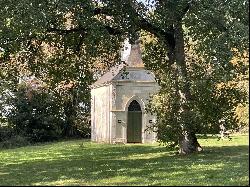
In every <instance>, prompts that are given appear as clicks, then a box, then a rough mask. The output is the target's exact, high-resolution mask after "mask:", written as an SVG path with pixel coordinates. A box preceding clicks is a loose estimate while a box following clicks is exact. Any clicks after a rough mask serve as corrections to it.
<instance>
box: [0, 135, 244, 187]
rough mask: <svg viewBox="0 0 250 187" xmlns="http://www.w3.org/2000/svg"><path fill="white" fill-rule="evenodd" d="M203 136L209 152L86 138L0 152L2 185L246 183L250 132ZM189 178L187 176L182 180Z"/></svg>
mask: <svg viewBox="0 0 250 187" xmlns="http://www.w3.org/2000/svg"><path fill="white" fill-rule="evenodd" d="M232 138H233V140H232V141H229V140H227V139H225V140H223V141H218V140H217V138H215V137H212V136H209V137H208V138H206V139H203V138H200V139H199V141H200V142H201V143H202V144H203V145H204V147H205V151H204V152H203V153H200V154H191V155H188V156H185V157H183V156H178V155H175V152H174V151H170V150H168V149H166V148H165V147H161V146H158V144H133V145H131V144H126V145H121V144H119V145H110V144H97V143H91V142H89V141H86V140H74V141H63V142H56V143H43V144H40V145H36V146H34V145H33V146H27V147H22V148H18V149H9V150H5V149H2V150H1V151H0V158H1V159H0V170H1V177H0V184H1V185H16V186H21V185H24V186H32V185H34V186H36V185H38V186H40V185H49V186H66V185H67V186H74V185H76V186H84V185H86V186H149V185H150V186H171V185H172V186H186V185H189V186H217V185H218V186H244V185H248V183H249V152H248V150H249V149H248V148H249V147H248V146H249V141H248V138H249V136H248V135H247V136H246V135H245V136H232ZM183 179H185V180H183Z"/></svg>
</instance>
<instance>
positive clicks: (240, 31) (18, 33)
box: [0, 0, 249, 154]
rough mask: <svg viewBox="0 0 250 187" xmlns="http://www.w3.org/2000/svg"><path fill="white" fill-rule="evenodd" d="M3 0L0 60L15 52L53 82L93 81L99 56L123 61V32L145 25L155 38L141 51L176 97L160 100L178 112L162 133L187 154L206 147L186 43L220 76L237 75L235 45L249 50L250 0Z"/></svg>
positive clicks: (105, 62) (104, 61) (131, 33)
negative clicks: (199, 131) (200, 138)
mask: <svg viewBox="0 0 250 187" xmlns="http://www.w3.org/2000/svg"><path fill="white" fill-rule="evenodd" d="M1 7H4V8H2V9H1V10H0V14H1V20H0V22H1V23H0V34H1V38H0V47H1V50H2V55H1V60H3V61H4V62H6V63H9V60H10V58H11V57H13V56H14V57H18V60H19V61H20V62H22V63H25V64H27V66H28V67H29V68H30V69H31V70H32V72H34V74H35V75H36V76H37V77H38V76H39V77H42V78H43V80H44V81H46V82H49V83H51V85H56V84H58V82H60V81H62V80H65V79H68V80H72V79H73V81H75V80H77V81H78V83H83V84H84V85H85V86H87V85H88V84H89V83H91V81H93V75H94V74H95V68H96V67H97V66H96V65H97V64H98V65H99V66H100V67H104V68H105V67H110V66H112V65H113V64H114V63H115V62H117V61H119V49H120V48H121V45H122V41H123V40H124V39H125V38H127V37H129V38H130V40H131V41H133V40H135V37H136V34H135V33H136V32H141V31H144V33H147V35H152V37H153V38H154V41H152V42H151V43H150V44H149V45H146V46H145V53H144V54H145V57H147V56H149V54H150V55H151V57H150V58H144V62H145V63H146V65H147V66H148V67H149V68H150V69H153V70H155V71H156V74H158V75H159V77H158V79H159V83H160V85H161V86H162V89H161V91H160V93H163V95H165V96H166V95H169V96H170V98H171V100H169V102H167V103H164V102H161V106H164V105H165V104H166V110H165V109H163V110H161V113H163V114H168V113H169V109H170V110H171V111H172V114H173V116H172V117H170V118H165V119H164V118H163V119H161V122H160V123H159V124H158V126H159V127H160V126H162V127H163V128H162V129H168V128H166V127H168V126H170V129H172V132H173V133H172V134H173V135H172V136H170V138H167V139H164V138H163V137H162V136H159V138H160V139H162V141H167V142H175V143H176V142H177V143H178V145H179V148H180V153H183V154H188V153H192V152H195V151H197V150H199V149H201V148H200V145H199V143H198V142H197V139H196V135H195V133H197V129H198V128H197V127H198V126H199V124H198V126H197V122H196V121H195V119H196V116H197V115H203V114H197V112H198V109H197V110H195V109H194V108H195V107H196V108H197V104H195V102H196V101H197V96H201V95H202V94H198V95H196V96H195V94H194V91H193V90H195V89H194V88H195V86H194V85H196V83H197V81H196V83H195V81H194V80H192V78H193V77H192V76H191V75H190V72H191V71H190V70H191V69H190V68H189V67H188V66H189V64H192V63H189V62H188V58H187V52H186V51H185V47H187V48H189V46H194V47H193V49H192V50H193V51H194V54H195V55H197V56H198V57H199V59H202V62H204V63H205V64H207V65H208V66H206V67H212V68H213V64H219V65H218V66H216V68H215V71H214V75H221V70H223V75H221V76H219V78H221V79H224V81H225V82H226V81H228V80H231V79H232V76H234V75H235V74H234V73H233V72H231V70H233V69H234V68H233V66H232V64H231V63H229V62H230V61H231V59H232V58H233V56H235V54H236V53H235V52H234V50H236V51H237V53H239V54H243V52H244V51H247V53H248V32H249V28H248V1H245V0H239V1H235V0H229V1H223V2H222V1H218V0H212V1H207V0H203V1H200V0H189V1H188V0H166V1H162V0H156V1H153V0H152V1H151V0H147V1H144V3H142V2H139V1H135V0H128V1H123V0H98V1H97V0H96V1H94V0H76V1H67V0H61V1H57V0H54V1H40V0H37V1H36V2H35V3H34V1H31V0H25V1H22V2H19V1H14V0H8V1H4V2H1ZM191 44H193V45H191ZM48 49H49V50H50V51H48ZM153 57H155V58H153ZM191 59H192V58H191ZM96 62H99V63H96ZM65 67H67V69H65ZM193 67H194V66H193ZM79 70H80V71H79ZM65 72H67V73H65ZM78 72H82V73H81V76H79V73H78ZM157 72H160V73H157ZM194 72H197V73H198V71H197V70H194ZM78 77H81V79H78ZM166 86H168V87H166ZM166 88H169V89H166ZM197 88H198V87H197ZM192 89H193V90H192ZM169 90H171V92H169ZM201 91H202V90H199V89H197V90H196V92H198V93H201ZM207 91H209V90H207ZM222 95H223V94H222ZM165 96H164V97H165ZM86 98H87V97H86ZM227 99H228V98H227ZM206 102H208V101H206ZM155 112H157V111H155ZM207 116H211V115H209V114H207ZM211 118H213V117H211ZM166 119H167V120H166ZM205 124H206V123H205ZM175 129H176V130H175Z"/></svg>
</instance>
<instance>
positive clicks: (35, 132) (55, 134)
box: [7, 84, 62, 142]
mask: <svg viewBox="0 0 250 187" xmlns="http://www.w3.org/2000/svg"><path fill="white" fill-rule="evenodd" d="M43 89H44V88H38V89H35V88H32V86H31V85H29V84H21V85H20V86H19V88H18V90H17V92H16V94H15V97H14V99H13V98H11V102H12V107H13V108H12V109H11V110H10V112H9V113H8V114H7V118H8V120H9V122H10V124H12V126H13V128H14V129H15V132H16V134H21V135H23V136H26V137H28V138H29V139H30V141H35V142H37V141H49V140H54V139H58V138H59V137H60V135H61V132H60V131H61V127H60V126H61V124H62V116H61V115H60V114H61V111H60V110H58V106H57V105H56V104H57V103H56V102H54V100H55V99H56V98H55V97H53V95H52V94H49V93H48V92H47V91H46V90H43Z"/></svg>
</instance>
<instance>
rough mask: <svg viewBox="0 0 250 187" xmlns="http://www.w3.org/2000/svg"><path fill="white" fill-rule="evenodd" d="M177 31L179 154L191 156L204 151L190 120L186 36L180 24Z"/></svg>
mask: <svg viewBox="0 0 250 187" xmlns="http://www.w3.org/2000/svg"><path fill="white" fill-rule="evenodd" d="M174 29H175V32H174V33H175V50H174V56H175V60H176V66H177V70H176V73H177V75H176V77H177V81H176V82H177V83H176V85H177V86H176V89H177V90H178V93H179V103H180V108H179V116H180V118H181V119H180V121H179V123H180V124H179V125H180V126H181V131H182V132H181V135H180V137H179V148H180V149H179V153H180V154H190V153H193V152H197V151H202V148H201V146H200V144H199V143H198V141H197V138H196V135H195V132H194V129H193V126H194V124H190V118H192V116H191V115H190V114H191V111H190V107H189V103H190V101H191V100H192V96H191V92H190V84H189V80H188V75H187V66H186V61H185V51H184V36H183V30H182V25H181V23H180V22H178V23H176V25H175V26H174ZM187 120H189V121H187Z"/></svg>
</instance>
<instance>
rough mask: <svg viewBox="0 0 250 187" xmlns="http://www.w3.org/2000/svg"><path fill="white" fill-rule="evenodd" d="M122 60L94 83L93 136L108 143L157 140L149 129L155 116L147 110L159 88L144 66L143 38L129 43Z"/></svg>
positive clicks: (92, 102)
mask: <svg viewBox="0 0 250 187" xmlns="http://www.w3.org/2000/svg"><path fill="white" fill-rule="evenodd" d="M122 58H123V59H122V60H123V61H125V64H120V65H118V66H115V67H112V68H111V69H110V70H109V71H108V72H106V73H105V74H104V75H103V76H102V77H101V78H100V79H99V80H97V81H96V82H95V83H94V84H93V85H91V140H92V141H94V142H106V143H153V142H155V141H156V134H155V132H150V131H145V130H146V128H147V126H148V125H150V123H152V122H154V120H155V116H153V115H150V114H147V113H146V112H145V106H146V104H147V102H148V98H149V95H150V94H153V93H156V92H157V91H158V89H159V86H158V84H157V82H156V81H155V77H154V74H153V73H152V72H150V71H149V70H146V69H145V68H144V65H143V62H142V58H141V50H140V44H139V41H136V42H135V44H133V45H130V44H129V43H128V42H126V43H125V46H124V50H123V54H122Z"/></svg>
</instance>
